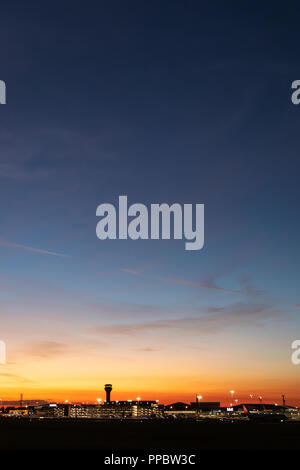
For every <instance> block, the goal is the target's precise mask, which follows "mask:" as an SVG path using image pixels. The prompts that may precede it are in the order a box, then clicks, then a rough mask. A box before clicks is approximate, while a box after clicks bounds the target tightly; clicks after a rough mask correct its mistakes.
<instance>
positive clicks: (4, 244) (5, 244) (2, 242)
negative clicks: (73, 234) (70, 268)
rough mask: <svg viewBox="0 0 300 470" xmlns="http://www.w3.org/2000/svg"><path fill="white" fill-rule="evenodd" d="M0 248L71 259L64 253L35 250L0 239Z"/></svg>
mask: <svg viewBox="0 0 300 470" xmlns="http://www.w3.org/2000/svg"><path fill="white" fill-rule="evenodd" d="M0 246H2V247H5V248H17V249H21V250H26V251H31V252H33V253H40V254H42V255H50V256H59V257H61V258H71V256H70V255H66V254H64V253H57V252H56V251H49V250H42V249H40V248H34V247H32V246H27V245H21V244H19V243H14V242H10V241H7V240H3V239H2V238H1V239H0Z"/></svg>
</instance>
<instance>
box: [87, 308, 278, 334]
mask: <svg viewBox="0 0 300 470" xmlns="http://www.w3.org/2000/svg"><path fill="white" fill-rule="evenodd" d="M284 313H285V312H284V311H283V310H279V309H274V308H272V307H270V306H268V305H255V304H246V303H241V302H240V303H236V304H233V305H231V306H229V307H215V306H212V307H208V308H207V309H206V313H205V314H204V315H203V316H201V317H189V318H179V319H170V320H161V321H157V322H147V323H146V322H144V323H133V324H120V323H119V324H114V325H103V326H95V327H93V328H89V330H88V331H89V333H91V334H103V335H135V334H139V333H145V332H149V331H150V332H151V331H163V330H172V331H176V330H180V331H182V330H183V329H185V330H191V331H192V332H195V331H197V334H199V333H217V332H219V331H223V330H225V329H228V328H232V327H246V326H262V325H264V322H265V321H267V320H268V319H270V318H272V319H273V318H277V317H280V316H281V315H283V314H284Z"/></svg>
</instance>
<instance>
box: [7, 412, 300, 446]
mask: <svg viewBox="0 0 300 470" xmlns="http://www.w3.org/2000/svg"><path fill="white" fill-rule="evenodd" d="M0 449H1V450H10V451H18V450H19V451H25V450H27V451H33V450H36V451H43V450H46V451H49V450H56V451H58V450H65V451H66V450H75V451H85V450H94V451H108V452H109V451H112V452H117V451H120V452H123V453H124V451H127V450H128V451H131V450H137V451H143V452H152V451H153V450H155V451H156V452H158V451H180V452H182V451H233V450H242V451H249V450H254V451H259V450H267V451H268V450H272V451H282V450H300V423H278V424H277V423H274V424H273V423H248V422H244V423H242V422H240V423H233V424H232V423H220V422H209V423H199V422H198V423H197V422H186V421H177V422H171V421H167V420H162V421H130V420H128V421H114V420H111V421H102V420H98V421H96V420H95V421H94V420H79V419H78V420H71V419H61V420H56V419H43V420H38V419H32V420H29V419H22V418H21V419H20V418H19V419H1V420H0Z"/></svg>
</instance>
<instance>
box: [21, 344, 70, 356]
mask: <svg viewBox="0 0 300 470" xmlns="http://www.w3.org/2000/svg"><path fill="white" fill-rule="evenodd" d="M68 350H69V348H68V345H67V344H64V343H59V342H57V341H41V342H38V343H34V344H32V345H30V346H29V347H28V348H27V349H26V350H25V353H27V354H29V355H31V356H37V357H41V358H45V359H48V358H49V359H51V358H52V357H56V356H60V355H62V354H66V353H67V352H68Z"/></svg>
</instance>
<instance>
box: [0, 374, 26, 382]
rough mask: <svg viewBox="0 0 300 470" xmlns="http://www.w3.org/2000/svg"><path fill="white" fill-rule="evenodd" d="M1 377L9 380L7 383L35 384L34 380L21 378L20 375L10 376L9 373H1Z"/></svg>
mask: <svg viewBox="0 0 300 470" xmlns="http://www.w3.org/2000/svg"><path fill="white" fill-rule="evenodd" d="M0 377H2V378H3V379H7V381H14V382H26V383H27V382H28V383H34V380H30V379H27V378H25V377H21V376H20V375H16V374H10V373H9V372H1V373H0Z"/></svg>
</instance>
